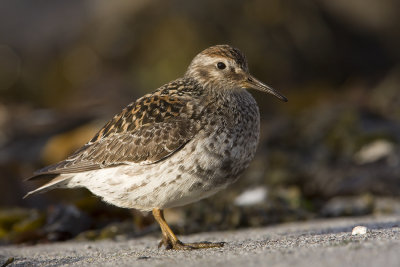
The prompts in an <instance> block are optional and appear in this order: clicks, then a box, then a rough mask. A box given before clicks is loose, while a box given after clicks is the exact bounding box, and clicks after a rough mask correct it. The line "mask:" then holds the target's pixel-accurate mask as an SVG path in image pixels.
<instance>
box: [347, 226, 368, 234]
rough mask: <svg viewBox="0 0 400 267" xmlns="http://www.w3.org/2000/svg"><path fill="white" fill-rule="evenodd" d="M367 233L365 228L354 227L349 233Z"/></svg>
mask: <svg viewBox="0 0 400 267" xmlns="http://www.w3.org/2000/svg"><path fill="white" fill-rule="evenodd" d="M366 233H367V227H365V226H356V227H354V228H353V231H351V235H365V234H366Z"/></svg>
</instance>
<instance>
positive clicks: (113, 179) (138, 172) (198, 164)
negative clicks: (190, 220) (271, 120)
mask: <svg viewBox="0 0 400 267" xmlns="http://www.w3.org/2000/svg"><path fill="white" fill-rule="evenodd" d="M257 127H258V126H257ZM257 129H258V128H255V129H252V131H245V132H244V134H238V133H233V132H232V131H215V132H213V133H212V134H207V133H206V132H201V133H199V135H198V136H197V138H196V139H194V140H192V141H191V142H189V143H188V144H187V145H186V146H185V147H183V148H182V149H181V150H179V151H177V152H176V153H175V154H174V155H172V156H171V157H169V158H167V159H165V160H163V161H160V162H158V163H155V164H149V165H123V166H118V167H113V168H106V169H100V170H97V171H91V172H86V173H81V174H78V175H76V176H75V177H73V178H72V179H71V181H70V184H69V187H76V186H84V187H86V188H88V189H89V190H90V191H91V192H93V193H94V194H96V195H98V196H100V197H102V198H103V200H104V201H106V202H109V203H111V204H113V205H116V206H119V207H124V208H136V209H140V210H151V209H153V208H169V207H175V206H182V205H185V204H189V203H191V202H195V201H197V200H200V199H202V198H205V197H208V196H210V195H212V194H214V193H216V192H218V191H219V190H221V189H223V188H225V187H226V186H227V185H229V184H231V183H233V182H234V181H235V180H236V178H237V177H238V175H239V174H240V173H241V172H242V171H243V170H244V169H245V168H246V167H247V165H248V164H249V162H250V160H251V159H252V158H253V156H254V154H255V150H256V146H257V142H258V131H257Z"/></svg>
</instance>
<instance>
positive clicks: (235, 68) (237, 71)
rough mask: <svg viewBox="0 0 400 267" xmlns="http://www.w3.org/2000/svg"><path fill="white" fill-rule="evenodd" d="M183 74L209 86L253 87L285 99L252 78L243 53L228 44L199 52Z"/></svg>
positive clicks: (284, 99)
mask: <svg viewBox="0 0 400 267" xmlns="http://www.w3.org/2000/svg"><path fill="white" fill-rule="evenodd" d="M185 76H186V77H190V78H193V79H195V80H197V81H198V82H199V83H200V84H202V85H204V86H205V87H209V88H215V89H222V90H223V89H228V90H229V89H237V88H245V89H255V90H259V91H262V92H265V93H269V94H272V95H274V96H276V97H277V98H279V99H280V100H282V101H285V102H286V101H287V98H286V97H285V96H283V95H282V94H281V93H279V92H278V91H277V90H275V89H273V88H271V87H269V86H268V85H266V84H264V83H262V82H261V81H259V80H258V79H256V78H254V77H253V76H252V75H251V74H250V73H249V68H248V65H247V60H246V57H245V56H244V55H243V53H242V52H240V50H239V49H236V48H233V47H231V46H229V45H216V46H212V47H209V48H207V49H205V50H203V51H202V52H200V53H199V54H198V55H197V56H196V57H195V58H194V59H193V60H192V62H191V63H190V65H189V67H188V70H187V72H186V74H185Z"/></svg>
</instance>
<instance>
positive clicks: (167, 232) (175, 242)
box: [153, 209, 224, 250]
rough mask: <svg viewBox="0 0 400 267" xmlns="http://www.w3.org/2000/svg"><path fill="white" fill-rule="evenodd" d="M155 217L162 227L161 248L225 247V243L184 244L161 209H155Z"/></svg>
mask: <svg viewBox="0 0 400 267" xmlns="http://www.w3.org/2000/svg"><path fill="white" fill-rule="evenodd" d="M153 216H154V218H155V219H156V221H157V222H158V224H159V225H160V227H161V231H162V235H163V238H162V240H161V242H160V244H159V245H158V247H161V246H162V245H164V246H165V248H166V249H176V250H191V249H199V248H220V247H223V246H224V242H219V243H210V242H201V243H182V242H181V241H179V239H178V238H177V237H176V235H175V234H174V232H172V230H171V228H169V226H168V224H167V222H166V221H165V219H164V212H163V210H161V209H153Z"/></svg>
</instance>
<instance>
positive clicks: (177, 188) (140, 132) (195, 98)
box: [26, 45, 287, 249]
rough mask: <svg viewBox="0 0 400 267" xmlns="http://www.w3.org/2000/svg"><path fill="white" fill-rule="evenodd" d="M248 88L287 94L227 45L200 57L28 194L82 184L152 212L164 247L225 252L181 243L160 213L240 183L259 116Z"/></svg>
mask: <svg viewBox="0 0 400 267" xmlns="http://www.w3.org/2000/svg"><path fill="white" fill-rule="evenodd" d="M246 89H256V90H259V91H262V92H266V93H269V94H272V95H274V96H276V97H277V98H279V99H280V100H283V101H287V99H286V97H284V96H283V95H282V94H280V93H279V92H277V91H276V90H274V89H272V88H271V87H269V86H267V85H265V84H264V83H262V82H260V81H259V80H257V79H256V78H254V77H253V76H252V75H250V73H249V69H248V66H247V61H246V58H245V56H244V55H243V54H242V53H241V52H240V51H239V50H238V49H236V48H233V47H231V46H229V45H216V46H212V47H209V48H207V49H205V50H204V51H202V52H200V53H199V54H198V55H197V56H196V57H195V58H194V59H193V60H192V62H191V63H190V65H189V67H188V69H187V71H186V73H185V74H184V76H183V77H182V78H179V79H177V80H174V81H172V82H169V83H167V84H165V85H163V86H161V87H160V88H158V89H157V90H155V91H154V92H152V93H149V94H146V95H144V96H143V97H141V98H139V99H138V100H136V101H135V102H133V103H131V104H129V105H128V106H127V107H126V108H124V109H123V110H122V112H121V113H119V114H117V115H116V116H114V118H113V119H111V120H110V121H109V122H108V123H107V124H106V125H105V126H104V127H103V128H102V129H100V131H99V132H98V133H97V134H96V135H95V136H94V137H93V138H92V139H91V140H90V141H89V142H88V143H87V144H85V145H84V146H83V147H81V148H80V149H78V150H77V151H76V152H75V153H73V154H72V155H71V156H70V157H68V158H67V159H65V160H63V161H61V162H58V163H56V164H54V165H51V166H48V167H45V168H43V169H41V170H39V171H37V172H36V173H35V175H34V176H33V177H31V178H30V179H38V178H47V179H49V181H48V182H47V183H46V184H44V185H43V186H41V187H39V188H37V189H36V190H33V191H31V192H29V193H28V194H27V195H26V196H28V195H31V194H33V193H39V192H45V191H48V190H50V189H54V188H75V187H85V188H87V189H89V190H90V191H91V192H92V193H93V194H95V195H97V196H99V197H101V198H102V199H103V200H104V201H106V202H108V203H111V204H113V205H115V206H118V207H123V208H134V209H139V210H142V211H152V212H153V215H154V217H155V219H156V220H157V222H158V223H159V225H160V227H161V230H162V236H163V237H162V241H161V242H160V246H161V245H164V246H165V247H166V248H167V249H196V248H212V247H221V246H223V243H210V242H201V243H190V244H189V243H182V242H181V241H179V239H178V238H177V237H176V236H175V234H174V233H173V232H172V230H171V229H170V228H169V226H168V224H167V222H166V221H165V219H164V216H163V209H165V208H171V207H177V206H182V205H186V204H189V203H192V202H194V201H198V200H200V199H202V198H206V197H209V196H211V195H213V194H214V193H216V192H218V191H220V190H221V189H223V188H225V187H226V186H228V185H229V184H231V183H233V182H234V181H236V180H237V178H238V176H239V175H240V174H241V173H242V172H243V170H244V169H245V168H246V167H247V166H248V165H249V163H250V161H251V160H252V158H253V157H254V154H255V152H256V147H257V144H258V139H259V132H260V114H259V110H258V106H257V103H256V101H255V100H254V98H253V97H252V96H251V94H250V93H249V92H248V91H247V90H246Z"/></svg>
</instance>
